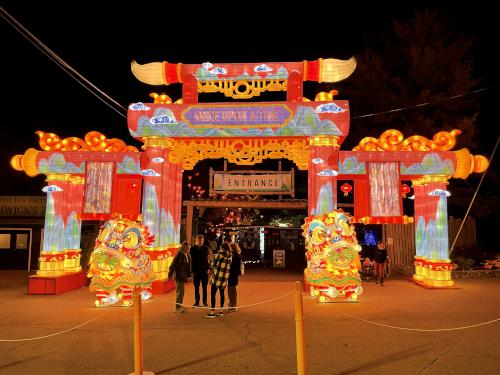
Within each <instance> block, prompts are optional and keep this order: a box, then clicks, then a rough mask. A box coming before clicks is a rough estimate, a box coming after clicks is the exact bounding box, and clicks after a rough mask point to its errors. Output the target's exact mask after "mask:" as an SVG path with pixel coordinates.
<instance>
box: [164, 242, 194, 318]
mask: <svg viewBox="0 0 500 375" xmlns="http://www.w3.org/2000/svg"><path fill="white" fill-rule="evenodd" d="M189 247H190V245H189V244H188V243H187V241H184V242H183V243H182V245H181V247H180V248H179V251H177V254H175V257H174V260H173V261H172V264H170V267H169V269H168V279H169V280H172V279H173V278H174V276H175V309H174V312H176V313H183V312H184V311H185V309H184V308H183V307H182V301H183V300H184V284H185V283H186V282H187V281H188V279H189V277H190V276H191V255H190V254H189Z"/></svg>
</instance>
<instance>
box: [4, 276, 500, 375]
mask: <svg viewBox="0 0 500 375" xmlns="http://www.w3.org/2000/svg"><path fill="white" fill-rule="evenodd" d="M300 279H301V275H300V274H299V273H292V272H287V271H283V270H274V271H273V270H252V269H249V270H247V272H246V274H245V276H243V277H242V278H241V279H240V286H239V291H238V304H239V305H241V306H243V305H250V306H249V307H246V308H245V307H243V308H240V310H239V311H238V312H235V313H231V314H227V315H225V316H224V317H218V318H216V319H207V318H205V317H204V314H205V311H204V310H197V309H189V310H188V311H187V312H186V313H184V314H174V313H172V310H173V307H174V304H173V300H174V294H173V293H172V292H171V293H168V294H166V295H162V296H158V297H155V298H154V299H153V300H152V301H150V302H148V303H145V304H144V306H143V319H144V320H143V328H144V368H145V370H149V371H154V372H155V373H156V374H175V375H177V374H178V375H181V374H217V375H220V374H224V375H231V374H259V375H266V374H273V375H274V374H287V375H289V374H294V373H296V354H295V326H294V324H295V321H294V303H293V294H289V293H291V292H292V293H293V291H294V289H295V286H294V281H295V280H300ZM26 280H27V278H26V273H24V272H19V271H0V339H2V340H5V339H23V338H33V337H39V336H46V335H51V334H57V333H58V332H61V331H64V330H67V329H68V328H72V327H75V326H77V325H79V324H81V323H85V322H88V321H89V320H91V319H95V320H94V321H92V322H90V323H88V324H86V325H84V326H82V327H80V328H77V329H75V330H71V331H69V332H66V333H63V334H57V335H54V336H51V337H48V338H45V339H40V340H29V341H18V342H5V341H0V353H1V355H0V374H35V373H36V374H40V375H42V374H50V375H56V374H128V373H130V372H132V371H133V330H132V324H133V322H132V309H128V308H119V307H114V308H107V309H97V308H94V307H92V306H93V300H94V297H93V295H92V294H91V293H90V292H89V291H88V290H87V289H86V288H81V289H79V290H76V291H72V292H68V293H65V294H62V295H59V296H28V295H27V294H26V292H27V287H26V284H27V283H26ZM456 284H457V287H458V289H452V290H427V289H423V288H420V287H418V286H416V285H414V284H412V283H409V282H408V281H407V280H406V279H404V278H395V277H391V278H389V279H388V280H387V281H386V286H385V287H380V286H377V285H374V284H373V283H372V282H370V283H365V284H364V288H365V293H364V295H363V296H361V298H360V301H359V303H355V304H349V303H330V304H317V303H316V302H315V301H314V300H313V299H312V298H311V297H309V296H308V295H304V313H305V330H306V340H307V366H308V374H312V375H324V374H381V373H382V374H429V375H430V374H499V373H500V321H496V322H494V323H491V324H486V325H480V326H477V327H473V328H468V329H452V330H443V331H418V330H417V331H415V330H406V329H395V328H389V327H387V326H396V327H403V328H409V329H420V330H426V329H427V330H433V329H450V328H458V327H464V326H470V325H474V324H478V323H482V322H486V321H491V320H494V319H498V318H500V303H499V301H500V279H472V280H457V282H456ZM284 295H286V296H284ZM192 296H193V288H192V285H191V284H190V285H188V287H187V289H186V298H185V302H186V303H187V304H191V303H192V302H193V297H192ZM280 296H284V297H281V298H277V297H280ZM265 301H268V302H265ZM263 302H264V303H263ZM359 319H364V320H366V321H371V322H373V323H369V322H366V321H362V320H359ZM374 323H377V324H378V325H376V324H374Z"/></svg>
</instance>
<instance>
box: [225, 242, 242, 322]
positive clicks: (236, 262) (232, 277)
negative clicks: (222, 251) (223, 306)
mask: <svg viewBox="0 0 500 375" xmlns="http://www.w3.org/2000/svg"><path fill="white" fill-rule="evenodd" d="M230 246H231V254H232V258H233V260H232V261H231V268H230V269H229V278H228V279H227V285H228V288H227V296H228V298H229V303H228V306H229V310H228V312H231V311H236V302H237V298H238V291H237V289H236V287H237V286H238V278H239V276H240V275H241V262H242V261H243V260H242V259H241V249H240V247H239V246H238V244H237V243H234V242H232V243H231V244H230Z"/></svg>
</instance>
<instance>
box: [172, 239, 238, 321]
mask: <svg viewBox="0 0 500 375" xmlns="http://www.w3.org/2000/svg"><path fill="white" fill-rule="evenodd" d="M203 243H204V238H203V235H198V236H196V240H195V245H194V246H190V245H189V243H188V242H187V241H184V242H183V243H182V245H181V247H180V249H179V251H178V252H177V254H176V255H175V257H174V259H173V261H172V263H171V265H170V268H169V271H168V278H169V279H170V280H172V279H173V278H175V310H174V312H178V313H181V312H184V311H185V309H184V308H183V307H182V302H183V300H184V285H185V283H186V282H187V281H188V279H189V278H190V277H191V274H192V276H193V284H194V304H193V307H202V305H201V304H200V302H202V303H203V306H204V307H208V284H209V283H210V305H211V306H210V307H211V309H210V312H209V313H208V314H206V315H205V316H206V317H207V318H215V317H216V316H223V315H224V303H225V289H226V286H227V287H228V293H227V294H228V299H229V303H228V307H229V309H227V311H228V312H229V311H236V302H237V296H238V294H237V286H238V278H239V276H240V275H241V273H242V271H241V269H242V259H241V249H240V247H239V246H238V244H237V243H234V242H231V243H230V242H227V241H226V242H223V243H222V245H221V247H220V249H219V250H218V251H217V254H215V256H213V254H212V253H211V251H209V249H208V247H207V246H204V245H203ZM200 286H201V295H200ZM217 292H219V295H220V308H221V309H220V310H219V311H218V312H216V311H215V306H216V296H217Z"/></svg>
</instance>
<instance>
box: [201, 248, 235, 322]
mask: <svg viewBox="0 0 500 375" xmlns="http://www.w3.org/2000/svg"><path fill="white" fill-rule="evenodd" d="M231 260H232V258H231V248H230V246H229V242H224V243H223V244H222V245H221V247H220V249H219V251H218V252H217V254H215V256H214V260H213V265H212V270H213V273H212V277H211V279H210V284H211V288H210V297H211V298H210V302H211V306H212V309H211V310H210V312H209V313H208V314H207V315H205V316H206V317H207V318H215V317H216V316H217V315H218V316H223V315H224V312H223V310H222V308H224V289H225V288H226V285H227V279H228V277H229V270H230V267H231ZM217 291H219V294H220V307H221V310H220V311H219V312H218V313H217V314H216V313H215V296H216V294H217Z"/></svg>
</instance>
